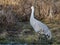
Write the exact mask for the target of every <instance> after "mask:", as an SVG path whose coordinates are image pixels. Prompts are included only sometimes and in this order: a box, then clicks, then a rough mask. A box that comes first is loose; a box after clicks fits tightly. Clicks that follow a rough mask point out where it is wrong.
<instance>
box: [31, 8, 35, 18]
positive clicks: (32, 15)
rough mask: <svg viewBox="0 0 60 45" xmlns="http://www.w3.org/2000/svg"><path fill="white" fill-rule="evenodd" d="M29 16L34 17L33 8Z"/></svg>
mask: <svg viewBox="0 0 60 45" xmlns="http://www.w3.org/2000/svg"><path fill="white" fill-rule="evenodd" d="M31 18H34V8H32V12H31Z"/></svg>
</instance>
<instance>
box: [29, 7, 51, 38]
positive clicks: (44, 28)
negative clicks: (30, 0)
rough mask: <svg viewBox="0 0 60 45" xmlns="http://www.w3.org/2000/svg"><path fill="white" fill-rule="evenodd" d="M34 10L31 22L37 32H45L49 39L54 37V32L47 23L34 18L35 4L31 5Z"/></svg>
mask: <svg viewBox="0 0 60 45" xmlns="http://www.w3.org/2000/svg"><path fill="white" fill-rule="evenodd" d="M31 9H32V12H31V16H30V24H31V26H32V27H33V29H34V31H35V32H39V33H41V34H42V33H43V34H45V35H46V36H47V38H48V39H51V38H52V34H51V32H50V30H49V28H48V27H47V25H45V24H43V23H42V22H41V21H38V20H37V19H35V18H34V6H32V7H31Z"/></svg>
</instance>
